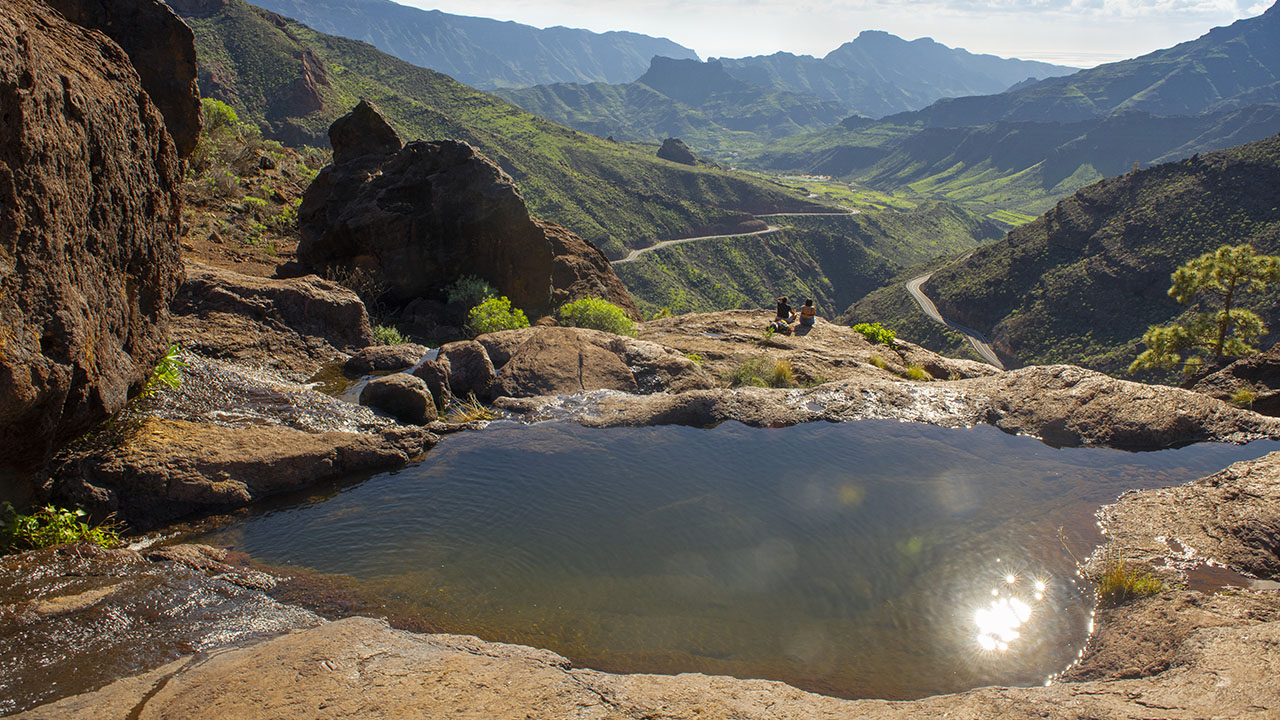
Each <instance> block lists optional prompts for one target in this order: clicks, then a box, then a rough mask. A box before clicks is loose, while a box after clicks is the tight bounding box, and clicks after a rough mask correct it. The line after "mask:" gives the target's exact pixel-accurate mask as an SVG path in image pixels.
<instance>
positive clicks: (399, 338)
mask: <svg viewBox="0 0 1280 720" xmlns="http://www.w3.org/2000/svg"><path fill="white" fill-rule="evenodd" d="M373 337H374V339H375V340H377V341H378V344H379V345H403V344H405V343H407V342H409V339H408V338H406V337H405V336H404V334H403V333H401V332H400V328H398V327H396V326H395V325H374V326H373Z"/></svg>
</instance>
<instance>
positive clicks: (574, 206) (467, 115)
mask: <svg viewBox="0 0 1280 720" xmlns="http://www.w3.org/2000/svg"><path fill="white" fill-rule="evenodd" d="M170 5H171V6H172V7H174V9H175V10H177V11H178V12H179V14H180V15H182V16H183V17H184V19H185V20H186V22H187V24H188V25H189V26H190V27H191V28H192V30H193V31H194V33H195V36H196V49H197V59H198V64H199V82H200V89H201V92H202V94H204V95H205V96H208V97H214V98H217V99H219V100H223V101H224V102H227V103H229V104H230V105H232V106H233V107H234V108H235V109H236V110H237V112H239V113H240V117H241V119H242V120H245V121H252V122H254V123H256V124H258V125H260V126H262V127H263V128H264V130H265V131H266V133H267V134H268V135H269V136H271V137H274V138H276V139H279V140H281V141H283V142H285V143H286V144H293V145H321V146H323V145H325V144H327V136H326V133H327V130H328V127H329V125H330V123H332V122H333V120H334V119H336V118H337V117H339V116H340V115H343V114H346V113H347V112H348V111H349V110H350V109H351V108H352V107H354V106H355V105H356V103H357V102H358V101H359V100H360V99H361V98H365V99H368V100H370V101H371V102H373V103H375V104H377V105H378V106H379V107H380V108H381V109H382V112H383V113H384V114H385V115H386V117H387V119H388V120H389V121H390V122H391V124H392V125H393V126H394V127H395V128H396V130H397V131H398V132H399V133H400V135H401V137H403V138H405V139H407V140H411V139H417V138H426V139H441V138H453V139H459V140H464V141H466V142H469V143H471V144H473V145H475V146H477V147H479V148H480V149H481V150H482V151H483V152H484V153H485V154H486V155H487V156H488V157H489V158H490V159H492V160H493V161H495V162H497V163H498V164H499V165H500V166H501V167H502V168H503V169H504V170H505V171H506V172H508V173H509V174H511V175H512V177H513V178H514V179H515V180H516V181H517V183H518V184H519V186H520V188H521V190H522V192H523V194H524V197H525V200H526V201H527V203H528V205H529V209H530V211H531V212H532V213H533V214H534V215H536V216H538V217H540V218H543V219H546V220H551V221H554V222H558V223H560V224H563V225H565V226H566V227H568V228H569V229H571V230H573V231H574V232H575V233H577V234H578V235H580V236H581V237H583V238H585V239H587V240H590V241H591V242H593V243H595V244H596V245H597V246H599V247H600V248H601V249H602V250H604V251H605V252H606V253H608V254H609V255H610V256H612V257H619V256H621V255H623V254H625V252H626V251H627V250H628V249H630V248H637V247H645V246H647V245H650V244H652V243H653V242H655V241H657V240H660V239H666V238H672V237H679V236H681V235H684V234H687V233H690V232H694V231H703V230H706V229H708V228H717V227H721V226H736V225H737V224H738V223H740V222H741V221H742V220H743V219H744V218H745V215H744V213H748V212H752V213H766V212H776V211H779V210H803V209H814V208H820V206H816V205H814V204H813V203H811V202H808V201H806V200H804V199H802V198H800V197H798V196H797V195H796V194H794V193H793V192H791V191H788V190H785V189H783V188H781V187H779V186H777V185H773V184H771V183H767V182H764V181H760V180H756V179H753V178H750V177H748V176H743V175H736V174H732V173H728V172H725V171H723V170H720V169H717V168H714V167H707V166H698V167H689V166H685V165H679V164H676V163H672V162H668V161H665V160H660V159H658V158H657V157H656V155H655V151H656V148H653V147H636V146H631V145H626V144H623V143H617V142H609V141H607V140H602V139H600V138H597V137H593V136H591V135H586V134H583V133H579V132H575V131H573V130H570V129H568V128H565V127H562V126H559V125H555V124H553V123H551V122H548V121H546V120H543V119H542V118H539V117H536V116H534V115H531V114H529V113H527V112H525V111H523V110H520V109H519V108H516V107H514V106H512V105H509V104H507V103H505V102H503V101H501V100H499V99H497V98H494V97H492V96H490V95H486V94H484V93H482V92H479V91H476V90H474V89H472V88H469V87H467V86H465V85H462V84H460V83H458V82H456V81H454V80H453V79H451V78H449V77H447V76H445V75H442V74H440V73H437V72H434V71H432V70H427V69H424V68H420V67H417V66H414V65H411V64H409V63H406V62H404V61H402V60H398V59H396V58H393V57H391V56H389V55H387V54H385V53H382V52H380V51H378V50H376V49H374V48H373V47H371V46H369V45H367V44H365V43H362V42H358V41H355V40H348V39H345V38H339V37H335V36H332V35H325V34H323V33H319V32H316V31H315V30H312V29H311V28H308V27H306V26H304V25H301V24H298V23H296V22H293V21H290V20H288V19H286V18H283V17H281V16H279V15H275V14H273V13H270V12H268V11H266V10H262V9H260V8H256V7H253V6H250V5H248V4H247V3H245V2H243V0H171V2H170Z"/></svg>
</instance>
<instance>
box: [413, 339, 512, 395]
mask: <svg viewBox="0 0 1280 720" xmlns="http://www.w3.org/2000/svg"><path fill="white" fill-rule="evenodd" d="M439 363H440V367H442V368H443V369H444V371H445V372H446V373H448V376H449V389H450V392H451V393H452V394H453V395H454V396H455V397H460V398H465V397H467V396H468V395H471V394H475V396H476V397H488V396H489V386H491V385H493V380H494V378H495V377H497V372H496V371H495V370H494V368H493V361H492V360H490V358H489V353H488V352H486V351H485V347H484V346H483V345H481V344H480V343H478V342H476V341H475V340H463V341H461V342H453V343H449V344H448V345H444V346H442V347H441V348H440V355H439ZM424 379H425V378H424Z"/></svg>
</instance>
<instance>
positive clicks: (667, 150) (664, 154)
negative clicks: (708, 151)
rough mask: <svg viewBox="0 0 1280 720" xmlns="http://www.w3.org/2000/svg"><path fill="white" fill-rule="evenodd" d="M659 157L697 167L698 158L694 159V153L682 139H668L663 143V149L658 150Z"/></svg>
mask: <svg viewBox="0 0 1280 720" xmlns="http://www.w3.org/2000/svg"><path fill="white" fill-rule="evenodd" d="M658 157H660V158H662V159H663V160H670V161H671V162H678V163H680V164H681V165H697V164H698V158H696V157H694V155H693V151H692V150H690V149H689V146H688V145H685V144H684V141H683V140H681V139H680V138H667V139H666V140H663V141H662V147H660V148H658Z"/></svg>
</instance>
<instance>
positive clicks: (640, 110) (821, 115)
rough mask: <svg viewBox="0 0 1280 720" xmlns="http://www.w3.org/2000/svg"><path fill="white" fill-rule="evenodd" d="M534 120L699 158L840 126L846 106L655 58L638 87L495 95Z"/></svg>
mask: <svg viewBox="0 0 1280 720" xmlns="http://www.w3.org/2000/svg"><path fill="white" fill-rule="evenodd" d="M495 94H496V95H498V96H500V97H503V98H505V99H507V100H510V101H511V102H513V103H515V104H516V105H519V106H520V107H522V108H524V109H525V110H528V111H529V112H531V113H533V114H535V115H540V116H542V117H545V118H547V119H549V120H553V121H555V122H558V123H561V124H564V125H568V126H569V127H572V128H574V129H577V130H582V131H583V132H589V133H593V134H595V135H599V136H601V137H614V138H616V139H618V140H639V141H655V140H661V139H663V138H668V137H678V138H681V139H683V140H685V141H686V142H688V143H690V144H692V145H694V146H695V147H697V148H699V149H700V150H703V151H706V150H711V151H727V150H732V149H741V148H748V147H764V146H765V145H766V144H767V143H769V142H771V141H773V140H777V139H779V138H784V137H787V136H790V135H795V134H798V133H804V132H813V131H816V130H821V129H823V128H827V127H830V126H831V125H833V124H835V123H836V122H839V121H840V119H841V118H843V117H845V116H846V115H847V114H848V110H847V109H846V108H845V107H844V106H843V105H842V104H840V103H837V102H833V101H830V100H820V99H818V98H816V97H813V96H811V95H803V94H799V93H793V92H788V91H786V90H778V89H773V88H766V87H762V86H759V85H754V84H751V83H748V82H744V81H742V80H739V79H737V78H734V77H732V76H731V75H729V73H727V72H726V71H725V69H724V67H723V66H722V65H721V64H720V63H719V62H716V61H708V62H705V63H703V62H698V61H697V60H673V59H670V58H663V57H655V58H654V59H653V63H652V64H651V65H650V67H649V71H648V72H646V73H645V74H644V75H642V76H641V77H640V79H639V80H637V81H635V82H633V83H627V84H624V85H609V84H606V83H592V84H590V85H581V84H574V83H558V84H555V85H539V86H537V87H532V88H524V89H521V90H497V91H495Z"/></svg>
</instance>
